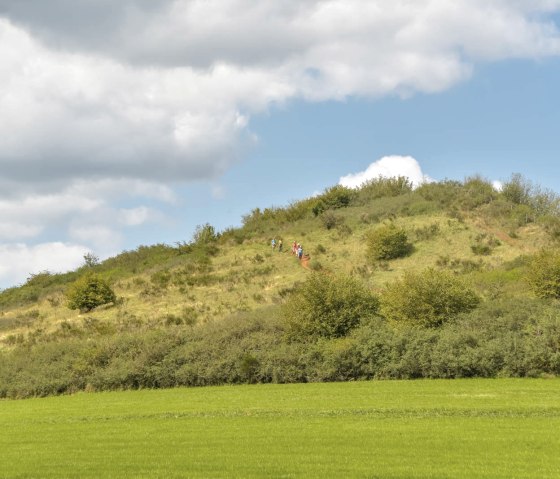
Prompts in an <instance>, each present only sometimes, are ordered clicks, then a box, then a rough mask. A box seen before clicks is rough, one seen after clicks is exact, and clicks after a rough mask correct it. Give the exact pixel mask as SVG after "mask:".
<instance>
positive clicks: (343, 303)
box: [283, 272, 379, 339]
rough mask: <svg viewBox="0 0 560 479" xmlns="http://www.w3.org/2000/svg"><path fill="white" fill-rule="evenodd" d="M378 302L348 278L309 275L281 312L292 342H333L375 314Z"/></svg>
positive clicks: (360, 284)
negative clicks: (330, 340) (331, 339)
mask: <svg viewBox="0 0 560 479" xmlns="http://www.w3.org/2000/svg"><path fill="white" fill-rule="evenodd" d="M378 308H379V300H378V299H377V297H376V296H375V295H373V294H372V293H371V292H370V291H368V290H367V289H366V288H365V287H364V285H363V284H362V283H360V282H359V281H358V280H356V279H354V278H351V277H349V276H333V275H330V274H326V273H320V272H316V273H312V274H311V275H310V276H309V277H308V279H307V280H306V281H305V282H304V283H303V284H301V285H299V286H298V288H297V290H296V291H295V292H294V293H293V294H292V295H291V296H290V297H289V298H288V300H287V301H286V303H285V305H284V308H283V312H284V318H285V320H286V325H287V330H288V335H289V336H290V337H292V338H294V339H303V338H309V337H311V338H316V337H326V338H337V337H342V336H345V335H346V334H348V332H349V331H350V330H351V329H352V328H354V327H356V326H357V325H358V324H359V323H360V321H361V320H362V319H364V318H366V317H371V316H372V315H375V314H376V313H377V310H378Z"/></svg>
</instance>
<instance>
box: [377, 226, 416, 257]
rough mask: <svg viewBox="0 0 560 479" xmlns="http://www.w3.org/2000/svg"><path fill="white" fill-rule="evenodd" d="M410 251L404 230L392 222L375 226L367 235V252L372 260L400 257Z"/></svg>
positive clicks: (410, 246)
mask: <svg viewBox="0 0 560 479" xmlns="http://www.w3.org/2000/svg"><path fill="white" fill-rule="evenodd" d="M411 251H412V245H411V244H410V243H409V242H408V236H407V234H406V232H405V231H404V230H403V229H401V228H397V227H396V226H394V225H393V224H390V225H386V226H382V227H380V228H377V229H375V230H373V231H372V232H370V233H369V235H368V237H367V254H368V257H369V258H370V259H371V260H372V261H379V260H389V259H395V258H401V257H403V256H407V255H408V254H410V252H411Z"/></svg>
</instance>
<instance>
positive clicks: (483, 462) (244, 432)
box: [0, 379, 560, 479]
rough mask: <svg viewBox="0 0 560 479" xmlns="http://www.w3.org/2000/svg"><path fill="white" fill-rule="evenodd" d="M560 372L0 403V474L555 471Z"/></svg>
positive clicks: (559, 468)
mask: <svg viewBox="0 0 560 479" xmlns="http://www.w3.org/2000/svg"><path fill="white" fill-rule="evenodd" d="M559 399H560V381H559V380H556V379H546V380H543V379H471V380H422V381H367V382H366V381H360V382H350V383H330V384H292V385H252V386H251V385H249V386H220V387H206V388H186V389H185V388H176V389H167V390H142V391H124V392H107V393H95V394H84V393H79V394H76V395H73V396H62V397H50V398H43V399H28V400H22V401H3V402H0V430H1V431H2V433H1V434H0V451H1V452H0V457H1V461H0V477H3V478H15V477H41V478H70V477H76V478H77V477H79V478H100V477H115V478H116V477H118V478H120V477H123V478H125V477H130V478H138V477H145V478H158V477H159V478H173V477H176V478H179V477H181V478H183V477H189V478H198V477H200V478H208V477H216V478H218V477H220V478H223V477H244V478H260V477H306V478H321V477H360V478H366V477H367V478H473V477H477V478H489V479H490V478H491V479H495V478H504V479H505V478H557V477H559V476H560V456H559V455H558V451H559V450H560V435H558V430H559V428H560V401H559Z"/></svg>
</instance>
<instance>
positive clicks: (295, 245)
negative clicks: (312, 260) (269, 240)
mask: <svg viewBox="0 0 560 479" xmlns="http://www.w3.org/2000/svg"><path fill="white" fill-rule="evenodd" d="M292 254H293V255H294V256H296V255H297V242H296V241H294V242H293V243H292Z"/></svg>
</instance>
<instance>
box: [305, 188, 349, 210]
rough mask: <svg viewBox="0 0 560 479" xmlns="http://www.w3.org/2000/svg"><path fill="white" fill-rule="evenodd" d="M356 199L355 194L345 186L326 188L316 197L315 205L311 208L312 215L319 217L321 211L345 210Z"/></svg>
mask: <svg viewBox="0 0 560 479" xmlns="http://www.w3.org/2000/svg"><path fill="white" fill-rule="evenodd" d="M355 197H356V192H355V191H354V190H352V189H350V188H346V187H345V186H340V185H336V186H333V187H331V188H327V189H326V190H325V192H324V193H323V194H322V195H320V196H318V197H317V199H316V201H315V205H314V206H313V208H312V211H313V214H314V215H315V216H319V215H320V214H321V213H322V212H323V211H326V210H328V209H332V210H335V209H338V208H346V207H347V206H350V203H351V202H352V200H353V199H354V198H355Z"/></svg>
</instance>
